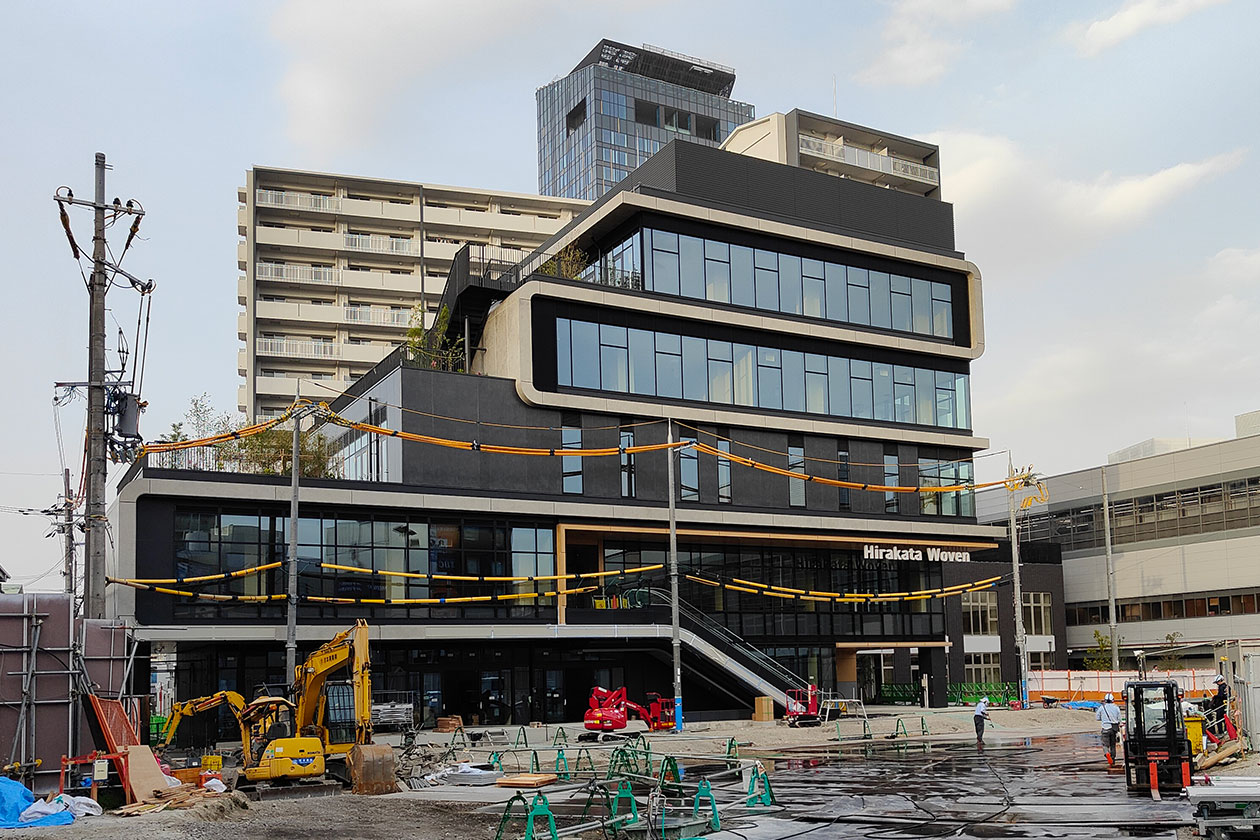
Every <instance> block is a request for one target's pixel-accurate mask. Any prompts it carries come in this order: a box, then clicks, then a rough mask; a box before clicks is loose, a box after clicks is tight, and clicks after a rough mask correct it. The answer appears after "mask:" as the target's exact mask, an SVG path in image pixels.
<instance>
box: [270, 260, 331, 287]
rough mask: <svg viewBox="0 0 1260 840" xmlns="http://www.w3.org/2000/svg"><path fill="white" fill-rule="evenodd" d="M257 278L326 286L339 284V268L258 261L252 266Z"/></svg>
mask: <svg viewBox="0 0 1260 840" xmlns="http://www.w3.org/2000/svg"><path fill="white" fill-rule="evenodd" d="M254 277H255V278H256V279H258V280H284V281H288V282H290V283H321V284H324V285H327V286H338V285H340V284H341V270H340V269H336V268H333V267H332V266H326V265H289V264H287V263H268V262H260V263H256V264H255V266H254Z"/></svg>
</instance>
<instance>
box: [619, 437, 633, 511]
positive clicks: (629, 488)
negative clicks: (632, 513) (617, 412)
mask: <svg viewBox="0 0 1260 840" xmlns="http://www.w3.org/2000/svg"><path fill="white" fill-rule="evenodd" d="M619 444H620V446H621V498H623V499H633V498H634V492H635V487H634V453H633V452H627V451H626V450H627V449H631V448H633V447H634V429H633V428H626V427H623V428H622V429H621V440H620V442H619Z"/></svg>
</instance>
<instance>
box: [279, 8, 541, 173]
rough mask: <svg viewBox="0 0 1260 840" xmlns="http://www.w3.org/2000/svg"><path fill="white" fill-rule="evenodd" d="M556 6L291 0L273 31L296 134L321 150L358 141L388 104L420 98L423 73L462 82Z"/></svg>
mask: <svg viewBox="0 0 1260 840" xmlns="http://www.w3.org/2000/svg"><path fill="white" fill-rule="evenodd" d="M552 5H553V3H551V2H541V0H540V2H535V3H500V2H494V0H461V2H459V3H446V2H438V1H437V0H425V2H413V1H412V0H370V2H369V0H360V2H357V3H354V4H349V5H347V4H346V3H344V2H340V0H288V2H286V3H285V4H284V5H282V6H281V7H280V8H279V9H278V10H277V12H276V14H275V16H274V17H273V19H272V22H271V34H272V36H273V37H274V38H275V39H276V40H278V41H279V42H280V43H281V44H282V45H284V47H285V49H286V51H287V52H288V58H289V63H288V67H287V69H286V70H285V73H284V76H283V78H282V79H281V81H280V84H279V91H280V96H281V99H282V100H283V102H284V105H285V108H286V110H287V117H288V128H289V134H290V137H291V139H292V140H293V141H294V143H296V144H298V145H299V146H301V147H304V148H306V149H308V150H309V151H311V152H312V153H313V154H315V155H316V156H318V157H329V156H331V155H333V154H334V153H336V152H338V151H341V150H344V149H347V148H351V147H353V146H355V145H357V144H358V143H361V142H362V141H363V140H364V139H365V138H368V137H371V136H373V135H374V134H376V133H378V132H379V131H380V130H381V129H382V126H384V125H385V124H387V122H388V119H387V118H388V114H389V112H390V111H391V110H393V109H397V110H400V111H402V110H407V111H411V110H415V109H417V108H420V107H421V106H422V103H421V102H420V101H419V98H418V96H417V93H416V91H417V90H418V89H421V90H422V89H423V88H422V87H421V82H423V81H424V80H425V79H426V77H428V83H429V84H432V85H447V84H454V83H458V81H459V78H458V77H459V76H460V75H464V74H469V73H473V72H476V68H478V67H479V66H482V65H481V62H480V56H482V55H483V54H484V53H486V52H487V51H495V50H499V49H501V48H506V45H507V43H508V42H509V41H510V40H511V38H512V37H513V36H515V35H516V34H517V33H518V32H519V28H520V27H522V26H524V25H525V24H526V23H527V22H529V21H530V20H534V19H536V18H537V17H539V16H540V15H542V14H543V13H545V11H546V10H547V9H548V8H549V7H550V6H552ZM518 47H519V45H518ZM496 66H501V65H498V64H496ZM491 104H492V103H486V106H487V107H490V106H491ZM473 110H476V109H473Z"/></svg>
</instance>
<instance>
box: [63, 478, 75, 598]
mask: <svg viewBox="0 0 1260 840" xmlns="http://www.w3.org/2000/svg"><path fill="white" fill-rule="evenodd" d="M62 478H63V479H64V481H65V496H64V502H65V518H64V519H63V520H62V524H61V527H62V529H63V534H62V536H63V537H65V541H66V557H65V567H64V568H63V569H62V572H61V573H62V575H64V576H65V578H66V587H65V591H66V592H67V593H68V594H69V595H70V596H71V600H73V597H74V499H73V498H71V496H70V470H65V471H64V472H63V474H62Z"/></svg>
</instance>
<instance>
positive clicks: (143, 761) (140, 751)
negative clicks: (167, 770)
mask: <svg viewBox="0 0 1260 840" xmlns="http://www.w3.org/2000/svg"><path fill="white" fill-rule="evenodd" d="M123 752H125V753H126V754H127V782H128V785H129V787H130V788H131V796H132V798H133V799H135V800H136V801H137V802H140V801H143V800H145V799H153V798H154V796H155V795H156V793H157V792H158V791H165V790H167V783H166V775H165V774H164V773H163V772H162V768H161V767H159V766H158V762H157V759H156V758H154V757H153V751H152V750H151V749H149V748H148V747H147V746H145V745H144V744H128V745H125V746H124V747H123Z"/></svg>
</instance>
